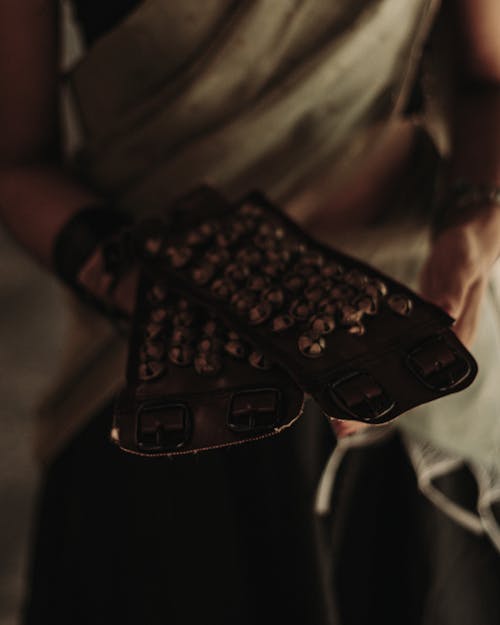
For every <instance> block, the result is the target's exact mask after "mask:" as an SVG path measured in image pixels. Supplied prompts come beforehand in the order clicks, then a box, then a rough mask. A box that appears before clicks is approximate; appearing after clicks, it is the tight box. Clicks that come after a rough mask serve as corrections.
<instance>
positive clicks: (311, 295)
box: [304, 286, 324, 303]
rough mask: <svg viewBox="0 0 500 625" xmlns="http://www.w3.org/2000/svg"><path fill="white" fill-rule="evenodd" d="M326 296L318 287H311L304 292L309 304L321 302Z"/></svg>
mask: <svg viewBox="0 0 500 625" xmlns="http://www.w3.org/2000/svg"><path fill="white" fill-rule="evenodd" d="M323 295H324V291H323V289H321V288H320V287H318V286H310V287H307V289H306V290H305V291H304V297H305V298H306V300H307V301H308V302H311V303H315V302H319V301H320V300H321V299H322V298H323Z"/></svg>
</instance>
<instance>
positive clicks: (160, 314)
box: [149, 306, 169, 323]
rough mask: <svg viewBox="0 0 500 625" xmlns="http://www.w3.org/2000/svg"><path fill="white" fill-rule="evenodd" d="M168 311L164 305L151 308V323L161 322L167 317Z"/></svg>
mask: <svg viewBox="0 0 500 625" xmlns="http://www.w3.org/2000/svg"><path fill="white" fill-rule="evenodd" d="M168 312H169V311H168V309H167V308H165V307H164V306H159V307H158V308H153V309H152V311H151V313H150V315H149V319H150V321H152V322H153V323H163V322H164V321H166V320H167V319H168V318H169V314H168Z"/></svg>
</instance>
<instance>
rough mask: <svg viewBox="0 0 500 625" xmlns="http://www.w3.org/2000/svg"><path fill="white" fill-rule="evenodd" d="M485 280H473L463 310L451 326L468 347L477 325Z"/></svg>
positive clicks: (485, 285) (472, 339) (472, 340)
mask: <svg viewBox="0 0 500 625" xmlns="http://www.w3.org/2000/svg"><path fill="white" fill-rule="evenodd" d="M487 284H488V282H487V280H485V279H482V280H478V281H477V282H475V283H474V284H473V285H472V286H471V287H470V288H469V290H468V292H467V296H466V301H465V304H464V308H463V312H462V314H461V315H460V317H459V318H458V319H457V322H456V323H455V325H454V326H453V331H454V332H455V334H456V335H457V336H458V338H459V339H460V340H461V341H462V343H464V345H466V346H468V347H470V346H471V345H472V343H473V342H474V338H475V336H476V333H477V329H478V326H479V317H480V314H481V304H482V301H483V299H484V295H485V292H486V288H487Z"/></svg>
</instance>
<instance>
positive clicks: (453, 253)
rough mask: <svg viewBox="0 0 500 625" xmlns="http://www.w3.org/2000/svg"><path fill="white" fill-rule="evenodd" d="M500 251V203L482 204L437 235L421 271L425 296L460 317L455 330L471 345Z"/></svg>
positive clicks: (449, 312)
mask: <svg viewBox="0 0 500 625" xmlns="http://www.w3.org/2000/svg"><path fill="white" fill-rule="evenodd" d="M499 255H500V207H499V206H497V205H491V206H483V207H478V208H477V210H476V211H474V214H473V215H470V216H468V217H467V220H465V221H461V222H460V223H455V224H451V225H449V226H448V227H447V228H445V229H444V230H443V231H442V232H440V233H439V234H438V235H437V237H436V238H435V240H434V242H433V245H432V249H431V253H430V255H429V258H428V259H427V262H426V263H425V265H424V267H423V269H422V273H421V275H420V289H421V293H422V296H423V297H424V298H425V299H427V300H428V301H430V302H432V303H434V304H436V305H437V306H440V307H441V308H442V309H443V310H445V311H446V312H447V313H448V314H449V315H450V316H451V317H453V318H454V319H456V323H455V326H454V328H453V329H454V331H455V333H456V334H457V336H458V337H459V338H460V340H461V341H462V342H463V343H464V344H465V345H467V346H470V345H471V344H472V342H473V340H474V337H475V333H476V330H477V324H478V320H479V314H480V308H481V303H482V300H483V297H484V294H485V291H486V288H487V285H488V280H489V277H490V272H491V268H492V266H493V264H494V263H495V261H496V260H497V258H498V257H499Z"/></svg>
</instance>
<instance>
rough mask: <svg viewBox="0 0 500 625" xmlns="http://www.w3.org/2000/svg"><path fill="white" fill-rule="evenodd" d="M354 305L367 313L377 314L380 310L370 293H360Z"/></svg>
mask: <svg viewBox="0 0 500 625" xmlns="http://www.w3.org/2000/svg"><path fill="white" fill-rule="evenodd" d="M353 305H354V306H356V308H357V309H358V310H361V311H363V312H364V313H365V315H376V314H377V312H378V304H377V301H376V300H375V299H374V298H373V297H371V296H370V295H368V294H367V295H360V296H359V297H357V298H356V299H355V300H354V301H353Z"/></svg>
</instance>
